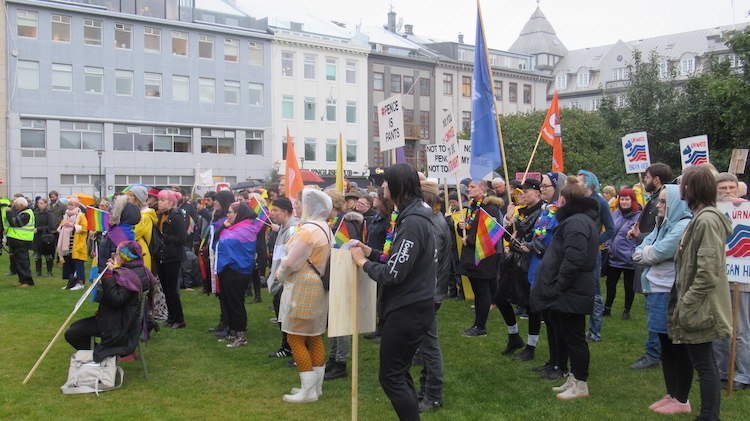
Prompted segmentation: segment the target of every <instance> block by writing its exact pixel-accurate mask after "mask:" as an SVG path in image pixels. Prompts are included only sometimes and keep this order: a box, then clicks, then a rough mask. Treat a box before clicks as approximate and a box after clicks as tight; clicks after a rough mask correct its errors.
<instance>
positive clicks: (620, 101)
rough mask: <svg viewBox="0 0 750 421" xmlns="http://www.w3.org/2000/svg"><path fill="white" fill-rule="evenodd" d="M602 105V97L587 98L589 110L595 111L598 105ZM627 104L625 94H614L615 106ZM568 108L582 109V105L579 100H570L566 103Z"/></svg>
mask: <svg viewBox="0 0 750 421" xmlns="http://www.w3.org/2000/svg"><path fill="white" fill-rule="evenodd" d="M601 105H602V98H592V99H590V100H589V110H590V111H596V110H598V109H599V107H600V106H601ZM625 105H627V99H626V97H625V95H616V96H615V106H616V107H624V106H625ZM567 107H568V108H580V109H583V108H584V107H583V105H581V102H580V101H578V100H577V99H574V100H571V101H570V102H568V105H567Z"/></svg>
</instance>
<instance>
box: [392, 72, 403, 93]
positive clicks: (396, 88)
mask: <svg viewBox="0 0 750 421" xmlns="http://www.w3.org/2000/svg"><path fill="white" fill-rule="evenodd" d="M391 92H392V93H398V92H401V76H400V75H391Z"/></svg>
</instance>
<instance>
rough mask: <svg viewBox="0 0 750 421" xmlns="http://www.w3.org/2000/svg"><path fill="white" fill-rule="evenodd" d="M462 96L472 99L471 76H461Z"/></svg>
mask: <svg viewBox="0 0 750 421" xmlns="http://www.w3.org/2000/svg"><path fill="white" fill-rule="evenodd" d="M461 95H463V96H467V97H471V76H461Z"/></svg>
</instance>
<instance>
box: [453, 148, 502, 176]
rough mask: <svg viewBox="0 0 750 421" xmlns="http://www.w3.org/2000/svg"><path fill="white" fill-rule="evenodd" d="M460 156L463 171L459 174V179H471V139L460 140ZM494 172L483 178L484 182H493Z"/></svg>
mask: <svg viewBox="0 0 750 421" xmlns="http://www.w3.org/2000/svg"><path fill="white" fill-rule="evenodd" d="M458 156H459V157H460V162H461V165H460V167H461V170H460V171H459V172H458V178H459V179H461V180H463V179H464V178H471V174H470V173H469V163H470V162H471V139H458ZM493 172H494V171H493ZM493 172H490V173H488V174H487V175H485V176H484V177H482V180H486V181H490V180H492V173H493Z"/></svg>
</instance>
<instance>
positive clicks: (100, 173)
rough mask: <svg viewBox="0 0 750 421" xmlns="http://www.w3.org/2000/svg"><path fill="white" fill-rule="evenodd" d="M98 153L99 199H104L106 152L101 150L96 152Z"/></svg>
mask: <svg viewBox="0 0 750 421" xmlns="http://www.w3.org/2000/svg"><path fill="white" fill-rule="evenodd" d="M96 153H97V154H98V155H99V199H101V198H102V197H104V196H103V195H102V187H103V186H102V184H104V183H103V182H102V154H103V153H104V151H103V150H101V149H99V150H97V151H96Z"/></svg>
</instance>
